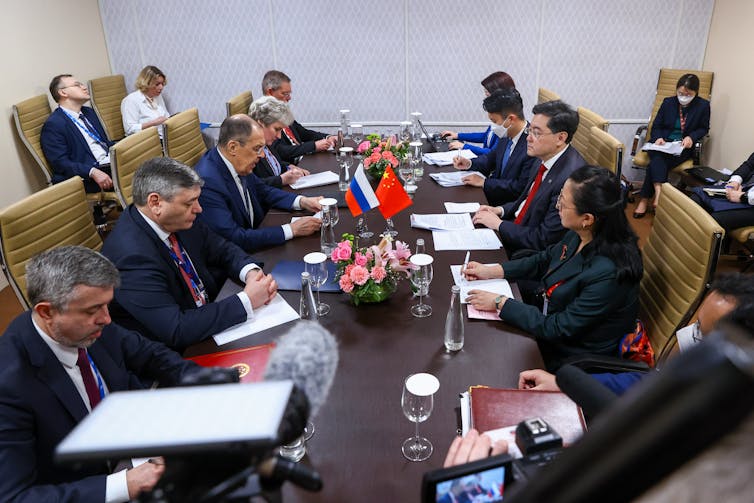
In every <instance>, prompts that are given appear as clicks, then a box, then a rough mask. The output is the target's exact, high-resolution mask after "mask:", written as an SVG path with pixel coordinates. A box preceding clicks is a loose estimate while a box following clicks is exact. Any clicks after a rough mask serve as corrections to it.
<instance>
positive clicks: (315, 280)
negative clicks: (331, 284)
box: [304, 252, 330, 316]
mask: <svg viewBox="0 0 754 503" xmlns="http://www.w3.org/2000/svg"><path fill="white" fill-rule="evenodd" d="M304 270H305V271H306V272H308V273H309V276H310V278H311V282H312V285H314V286H315V287H317V314H318V315H319V316H325V315H326V314H327V313H329V312H330V306H329V305H327V304H323V303H322V302H321V301H320V300H319V288H320V287H321V286H322V285H324V284H325V281H327V255H325V254H324V253H322V252H312V253H307V254H306V255H304Z"/></svg>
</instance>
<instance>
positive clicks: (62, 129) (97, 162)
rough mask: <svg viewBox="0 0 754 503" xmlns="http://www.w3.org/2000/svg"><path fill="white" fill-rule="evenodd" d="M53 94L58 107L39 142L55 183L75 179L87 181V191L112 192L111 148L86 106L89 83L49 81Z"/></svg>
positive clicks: (58, 78)
mask: <svg viewBox="0 0 754 503" xmlns="http://www.w3.org/2000/svg"><path fill="white" fill-rule="evenodd" d="M50 94H51V95H52V98H53V99H54V100H55V102H56V103H57V104H58V105H59V106H58V108H57V109H55V111H54V112H52V114H51V115H50V117H49V118H48V119H47V121H45V123H44V125H43V126H42V134H41V137H40V142H41V144H42V151H44V154H45V157H46V158H47V162H48V163H49V164H50V166H51V167H52V171H53V175H52V183H58V182H62V181H63V180H67V179H69V178H71V177H73V176H77V175H78V176H80V177H81V178H83V179H84V188H85V189H86V191H87V192H99V191H100V190H112V189H113V180H112V178H110V147H111V146H112V145H113V144H114V143H115V142H112V141H110V140H109V139H108V137H107V134H106V133H105V129H104V128H103V127H102V124H101V123H100V121H99V119H98V118H97V114H96V113H94V110H92V109H91V108H89V107H85V106H84V103H86V102H87V101H89V89H87V87H86V84H83V83H82V82H80V81H78V80H76V77H74V76H73V75H69V74H64V75H58V76H56V77H54V78H53V79H52V82H50Z"/></svg>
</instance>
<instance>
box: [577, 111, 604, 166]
mask: <svg viewBox="0 0 754 503" xmlns="http://www.w3.org/2000/svg"><path fill="white" fill-rule="evenodd" d="M576 111H577V112H578V114H579V126H578V127H577V128H576V134H574V135H573V140H571V145H573V147H574V148H575V149H576V150H578V151H579V153H580V154H581V156H582V157H583V158H584V159H585V160H586V162H588V163H589V164H596V163H595V162H594V155H593V154H592V130H591V128H592V126H597V127H598V128H599V129H602V130H603V131H606V130H607V126H608V124H609V123H608V122H607V121H606V120H605V118H604V117H602V116H601V115H600V114H598V113H595V112H592V111H591V110H589V109H588V108H584V107H578V108H577V109H576Z"/></svg>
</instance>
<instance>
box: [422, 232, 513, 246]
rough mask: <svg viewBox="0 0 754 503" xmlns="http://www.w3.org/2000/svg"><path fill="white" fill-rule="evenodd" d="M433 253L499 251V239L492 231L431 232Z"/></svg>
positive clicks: (500, 244)
mask: <svg viewBox="0 0 754 503" xmlns="http://www.w3.org/2000/svg"><path fill="white" fill-rule="evenodd" d="M432 240H433V241H434V245H435V251H445V250H499V249H500V248H502V247H503V244H502V243H501V242H500V238H498V237H497V234H495V231H493V230H492V229H464V230H459V231H432Z"/></svg>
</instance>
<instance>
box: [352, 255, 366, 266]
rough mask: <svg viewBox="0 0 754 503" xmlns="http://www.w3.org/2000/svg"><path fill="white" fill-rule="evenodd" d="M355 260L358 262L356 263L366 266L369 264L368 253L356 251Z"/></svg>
mask: <svg viewBox="0 0 754 503" xmlns="http://www.w3.org/2000/svg"><path fill="white" fill-rule="evenodd" d="M354 262H356V265H360V266H362V267H364V266H365V265H367V257H366V255H363V254H361V253H359V252H356V255H355V258H354Z"/></svg>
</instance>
